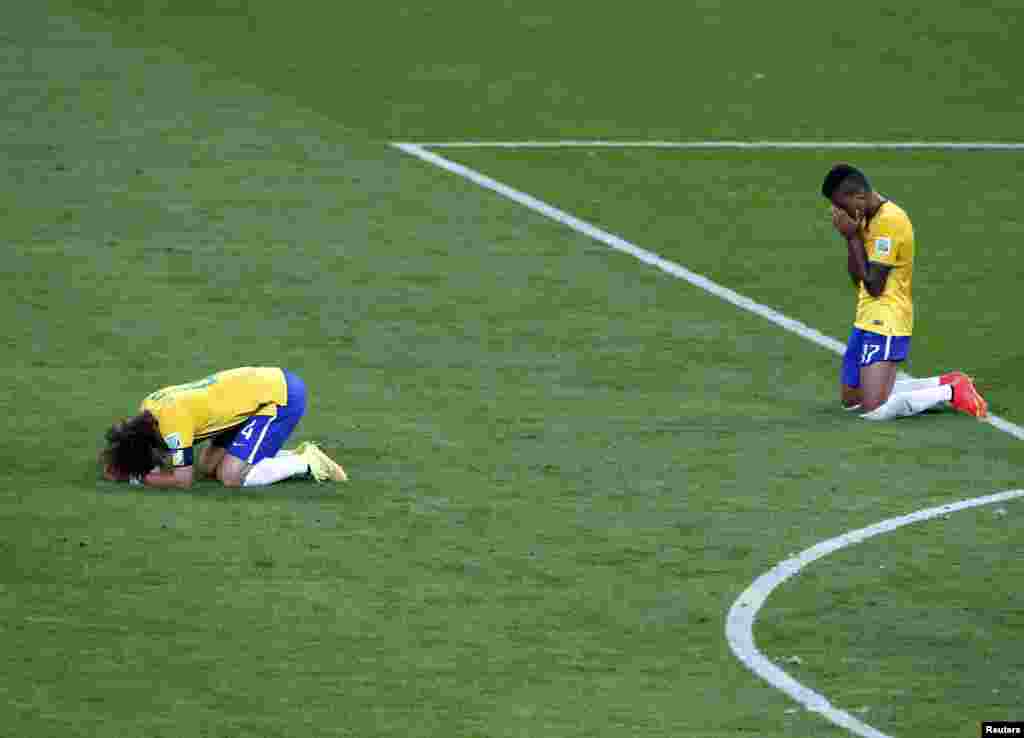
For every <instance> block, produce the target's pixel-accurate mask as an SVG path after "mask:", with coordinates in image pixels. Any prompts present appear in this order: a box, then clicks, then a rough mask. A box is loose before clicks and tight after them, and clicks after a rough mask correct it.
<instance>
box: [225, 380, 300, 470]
mask: <svg viewBox="0 0 1024 738" xmlns="http://www.w3.org/2000/svg"><path fill="white" fill-rule="evenodd" d="M282 371H284V379H285V382H286V383H287V385H288V404H287V405H279V406H278V408H277V415H275V416H274V417H270V416H268V415H254V416H252V417H251V418H249V419H248V420H247V421H245V422H244V423H242V424H241V425H238V426H235V427H234V428H229V429H228V430H226V431H224V432H223V433H219V434H218V435H217V436H216V437H214V439H213V445H214V446H220V447H221V448H226V449H227V450H228V453H229V454H231V455H232V456H234V457H235V458H238V459H241V460H242V461H244V462H246V463H248V464H256V463H258V462H260V461H262V460H263V459H267V458H270V457H271V456H274V455H275V454H276V453H277V452H278V451H280V450H281V447H282V446H284V442H285V441H287V440H288V437H289V436H290V435H291V434H292V431H294V430H295V426H297V425H298V424H299V421H300V420H301V419H302V416H303V414H304V413H305V412H306V385H305V384H304V383H303V381H302V380H301V379H300V378H299V377H297V376H296V375H294V374H292V373H291V372H290V371H288V370H287V369H285V370H282Z"/></svg>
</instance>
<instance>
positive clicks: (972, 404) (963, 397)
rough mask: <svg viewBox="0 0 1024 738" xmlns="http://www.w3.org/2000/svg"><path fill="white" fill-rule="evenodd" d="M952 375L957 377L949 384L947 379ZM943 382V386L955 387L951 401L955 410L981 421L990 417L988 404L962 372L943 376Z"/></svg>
mask: <svg viewBox="0 0 1024 738" xmlns="http://www.w3.org/2000/svg"><path fill="white" fill-rule="evenodd" d="M951 375H956V376H953V379H952V380H951V381H949V382H947V381H945V380H946V377H948V376H951ZM941 381H942V383H943V384H949V385H952V387H953V399H952V400H951V401H950V404H951V405H953V407H954V408H956V409H957V410H959V411H960V412H962V413H967V414H968V415H972V416H974V417H975V418H978V419H979V420H980V419H981V418H985V417H988V403H987V402H985V398H984V397H982V396H981V394H980V393H979V392H978V389H977V388H976V387H975V386H974V382H972V381H971V378H970V377H968V376H967V375H966V374H963V373H961V372H952V373H951V374H945V375H943V377H942V380H941Z"/></svg>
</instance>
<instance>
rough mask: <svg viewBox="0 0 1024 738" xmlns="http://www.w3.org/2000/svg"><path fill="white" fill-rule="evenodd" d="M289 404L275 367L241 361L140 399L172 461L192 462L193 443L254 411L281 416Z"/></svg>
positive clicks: (281, 376) (282, 378)
mask: <svg viewBox="0 0 1024 738" xmlns="http://www.w3.org/2000/svg"><path fill="white" fill-rule="evenodd" d="M287 404H288V383H287V381H286V380H285V376H284V372H283V371H282V370H281V369H278V368H276V367H251V366H243V367H240V368H238V369H228V370H226V371H222V372H217V373H216V374H211V375H210V376H208V377H206V378H205V379H200V380H198V381H195V382H189V383H188V384H176V385H171V386H170V387H164V388H162V389H158V390H157V391H156V392H153V393H152V394H150V395H149V396H147V397H146V399H145V400H143V401H142V406H141V410H143V411H145V410H149V411H150V412H151V413H153V415H155V416H156V419H157V421H158V422H159V423H160V428H159V430H160V435H161V436H163V439H164V441H165V442H166V443H167V447H168V448H169V449H171V464H172V466H191V465H192V446H193V445H194V444H195V443H196V442H197V441H201V440H202V439H204V438H209V437H210V436H213V435H216V434H217V433H219V432H220V431H222V430H226V429H228V428H233V427H235V426H237V425H240V424H242V423H244V422H245V421H246V420H247V419H248V418H251V417H252V416H254V415H269V416H271V417H273V416H276V415H277V407H278V406H279V405H282V406H283V405H287Z"/></svg>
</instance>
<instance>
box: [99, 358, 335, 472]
mask: <svg viewBox="0 0 1024 738" xmlns="http://www.w3.org/2000/svg"><path fill="white" fill-rule="evenodd" d="M305 411H306V386H305V384H303V382H302V380H301V379H300V378H299V377H297V376H296V375H294V374H292V373H291V372H289V371H286V370H284V369H278V368H276V367H240V368H238V369H228V370H227V371H222V372H217V373H216V374H211V375H210V376H209V377H206V378H205V379H200V380H198V381H196V382H189V383H188V384H177V385H172V386H170V387H164V388H163V389H159V390H157V391H156V392H154V393H152V394H151V395H149V396H148V397H146V399H144V400H143V401H142V406H141V407H140V412H139V414H138V415H135V416H134V417H132V418H129V419H127V420H124V421H122V422H120V423H115V424H114V425H113V426H112V427H111V428H110V430H108V431H107V434H106V440H107V448H106V449H105V450H104V451H103V453H102V455H101V461H102V462H103V474H104V476H105V477H106V478H107V479H110V480H113V481H128V482H131V483H133V484H145V485H148V486H152V487H172V488H183V489H187V488H188V487H191V486H192V481H193V479H194V476H195V473H196V472H195V469H196V468H197V467H198V471H199V473H200V474H201V475H203V476H207V477H213V478H216V479H219V480H220V481H221V482H222V483H223V484H224V485H225V486H226V487H259V486H263V485H267V484H273V483H274V482H278V481H280V480H282V479H288V478H290V477H298V476H304V475H309V476H312V477H313V478H314V479H316V480H317V481H318V482H323V481H326V480H332V481H336V482H337V481H343V480H345V479H347V478H348V477H347V475H346V474H345V470H344V469H342V468H341V466H340V465H339V464H337V463H335V462H334V461H333V460H332V459H331V458H330V457H328V456H327V454H325V453H324V452H323V451H321V450H320V449H319V448H318V447H317V446H316V444H314V443H303V444H300V445H299V447H298V448H296V449H294V450H291V451H282V450H281V447H282V446H284V442H285V441H286V440H288V437H289V436H290V435H291V434H292V431H294V430H295V426H297V425H298V424H299V420H300V419H301V418H302V415H303V413H305ZM204 439H209V440H210V441H211V442H210V444H209V445H208V446H206V447H205V448H204V449H203V450H202V453H201V454H199V457H198V458H194V448H195V445H196V444H197V443H198V442H199V441H202V440H204Z"/></svg>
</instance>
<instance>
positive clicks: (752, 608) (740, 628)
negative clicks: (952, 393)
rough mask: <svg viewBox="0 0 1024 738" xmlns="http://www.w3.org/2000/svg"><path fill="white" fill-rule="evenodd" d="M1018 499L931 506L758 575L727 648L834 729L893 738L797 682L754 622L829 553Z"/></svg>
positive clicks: (728, 627)
mask: <svg viewBox="0 0 1024 738" xmlns="http://www.w3.org/2000/svg"><path fill="white" fill-rule="evenodd" d="M1018 497H1024V489H1014V490H1008V491H1006V492H999V493H997V494H992V495H988V496H986V497H976V498H973V499H970V500H961V501H960V502H953V503H950V504H948V505H940V506H938V507H930V508H927V509H925V510H918V511H917V512H912V513H910V514H908V515H903V516H901V517H898V518H890V519H889V520H883V521H882V522H880V523H875V524H874V525H870V526H868V527H867V528H860V529H859V530H854V531H850V532H849V533H844V534H843V535H841V536H837V537H835V538H830V539H828V540H827V541H822V542H821V543H818V544H816V545H814V546H811V547H810V548H808V549H806V550H804V551H801V552H800V553H798V554H796V555H795V556H792V557H791V558H788V559H786V560H785V561H783V562H781V563H780V564H778V565H777V566H775V567H774V568H773V569H771V570H770V571H768V572H765V573H764V574H762V575H761V576H759V577H758V578H757V579H756V580H754V582H753V584H751V585H750V586H749V587H747V589H746V590H744V592H743V593H742V594H741V595H740V596H739V597H738V598H736V601H735V602H733V604H732V607H731V608H729V614H728V616H727V617H726V623H725V634H726V637H727V638H728V640H729V647H730V648H731V649H732V651H733V653H734V654H736V657H737V658H739V660H740V661H742V662H743V663H744V664H746V666H747V667H748V668H749V669H750V670H751V671H753V672H754V673H755V674H757V675H758V676H760V677H761V678H762V679H764V680H765V681H767V682H768V683H769V684H771V685H772V686H773V687H775V688H776V689H780V690H782V691H783V692H785V693H786V694H787V695H789V696H790V697H792V698H793V699H794V700H796V701H797V702H798V703H800V704H801V705H803V706H804V707H805V708H806V709H808V710H810V711H812V712H817V713H820V714H821V715H822V716H823V717H825V718H826V719H828V720H830V721H831V722H833V723H835V724H836V725H839V726H841V727H843V728H846V729H847V730H849V731H850V732H851V733H854V734H855V735H859V736H863V738H891V736H888V735H886V734H885V733H882V732H881V731H879V730H877V729H875V728H872V727H871V726H870V725H868V724H866V723H864V722H862V721H860V720H858V719H857V718H855V717H854V716H853V715H850V714H849V713H847V712H844V711H843V710H840V709H838V708H836V707H834V706H832V705H831V704H830V703H829V701H828V700H827V699H826V698H825V697H824V695H821V694H818V693H817V692H815V691H814V690H813V689H810V688H809V687H806V686H804V685H803V684H801V683H800V682H798V681H796V680H795V679H794V678H793V677H791V676H790V675H789V674H787V673H786V672H784V671H783V670H782V669H780V668H779V667H778V666H776V665H775V664H774V663H772V662H771V660H769V659H768V657H766V656H765V655H764V654H763V653H761V651H759V650H758V648H757V644H755V642H754V620H755V619H756V618H757V613H758V611H759V610H760V609H761V607H762V606H763V605H764V603H765V600H767V599H768V597H769V595H771V593H772V592H773V591H774V590H775V589H776V588H777V587H778V586H779V585H780V584H782V583H783V582H785V581H786V580H787V579H789V578H791V577H793V576H796V575H797V574H799V573H800V571H801V570H803V569H804V567H806V566H807V565H808V564H810V563H812V562H814V561H817V560H818V559H820V558H824V557H825V556H828V555H829V554H830V553H834V552H835V551H838V550H840V549H842V548H846V547H847V546H852V545H854V544H856V543H861V542H862V541H866V540H867V539H869V538H873V537H874V536H877V535H881V534H882V533H889V532H890V531H894V530H896V529H897V528H902V527H903V526H904V525H910V524H911V523H919V522H922V521H925V520H931V519H932V518H937V517H939V516H940V515H948V514H949V513H954V512H957V511H960V510H967V509H970V508H973V507H981V506H983V505H991V504H994V503H997V502H1005V501H1007V500H1012V499H1015V498H1018Z"/></svg>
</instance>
